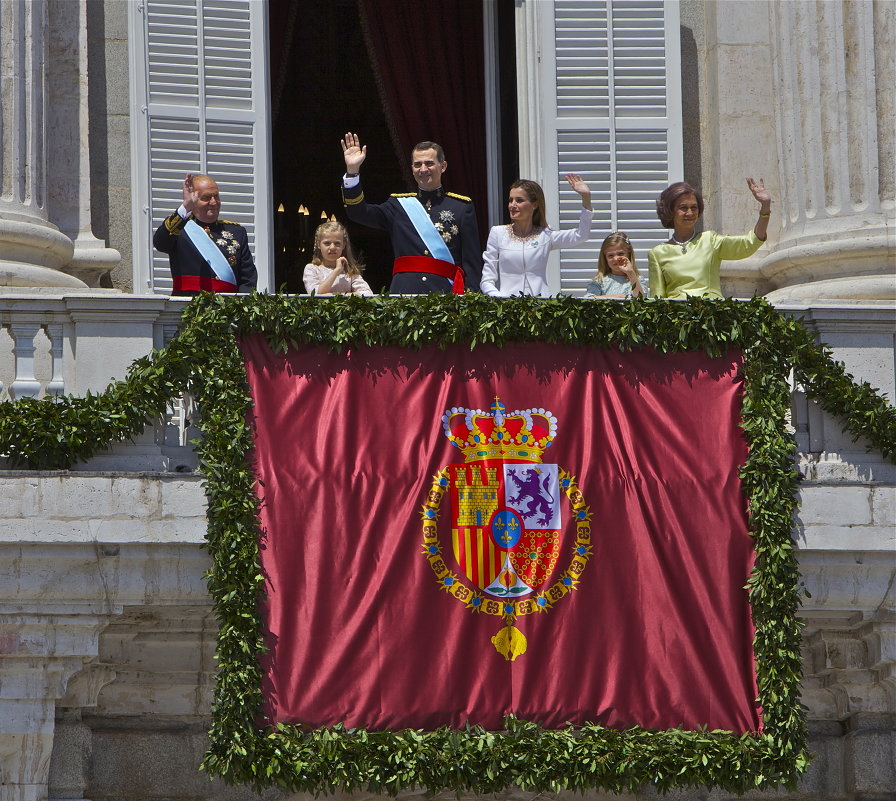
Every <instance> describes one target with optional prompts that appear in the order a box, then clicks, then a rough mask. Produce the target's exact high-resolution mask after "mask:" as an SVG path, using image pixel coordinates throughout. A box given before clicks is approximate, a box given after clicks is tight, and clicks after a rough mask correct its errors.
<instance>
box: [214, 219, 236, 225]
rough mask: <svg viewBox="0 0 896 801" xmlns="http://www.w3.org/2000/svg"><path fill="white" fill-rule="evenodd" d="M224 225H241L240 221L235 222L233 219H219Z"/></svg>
mask: <svg viewBox="0 0 896 801" xmlns="http://www.w3.org/2000/svg"><path fill="white" fill-rule="evenodd" d="M218 222H219V223H221V224H222V225H239V223H238V222H234V221H233V220H218Z"/></svg>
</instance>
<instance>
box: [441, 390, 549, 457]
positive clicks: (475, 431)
mask: <svg viewBox="0 0 896 801" xmlns="http://www.w3.org/2000/svg"><path fill="white" fill-rule="evenodd" d="M490 411H491V413H490V414H487V413H486V412H484V411H482V409H466V408H463V407H460V406H454V407H452V408H450V409H446V410H445V414H443V415H442V427H443V428H444V429H445V436H446V437H448V439H450V440H451V442H452V443H453V444H454V445H455V446H456V447H457V448H460V450H461V452H462V453H463V454H464V461H466V462H478V461H480V460H482V459H523V460H525V461H528V462H540V461H541V456H542V454H543V453H544V451H545V448H548V447H550V445H551V443H552V442H553V441H554V437H556V436H557V418H556V417H554V415H553V414H552V413H551V412H549V411H548V410H547V409H523V410H517V411H515V412H511V413H510V414H508V413H507V410H506V408H505V406H504V404H503V403H501V401H500V400H499V399H498V398H497V397H496V398H495V402H494V403H493V404H492V405H491V409H490Z"/></svg>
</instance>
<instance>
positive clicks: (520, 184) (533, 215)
mask: <svg viewBox="0 0 896 801" xmlns="http://www.w3.org/2000/svg"><path fill="white" fill-rule="evenodd" d="M566 180H567V181H568V182H569V185H570V186H571V187H572V188H573V190H574V191H575V192H576V193H577V194H578V195H579V197H581V198H582V211H581V212H580V214H579V225H578V228H576V229H575V230H574V231H553V230H551V228H550V227H549V226H548V223H547V219H546V216H545V211H544V205H545V204H544V191H543V190H542V188H541V187H540V186H539V185H538V184H537V183H535V181H527V180H523V179H520V180H518V181H514V182H513V183H512V184H511V186H510V192H509V196H508V199H507V210H508V212H509V214H510V225H496V226H495V227H494V228H492V229H491V231H489V235H488V244H487V245H486V247H485V253H483V254H482V258H483V261H484V262H485V263H484V266H483V268H482V282H481V284H480V286H481V287H482V291H483V292H484V293H485V294H486V295H492V296H493V297H499V298H507V297H510V296H511V295H540V296H541V297H550V296H551V291H550V289H549V288H548V280H547V266H548V257H549V256H550V253H551V251H552V250H558V249H559V248H567V247H574V246H575V245H581V244H582V243H583V242H585V241H586V240H587V239H588V235H589V233H590V230H591V217H592V214H593V212H592V210H591V190H590V189H589V188H588V184H586V183H585V182H584V181H583V180H582V177H581V176H580V175H575V174H574V173H569V174H568V175H567V176H566Z"/></svg>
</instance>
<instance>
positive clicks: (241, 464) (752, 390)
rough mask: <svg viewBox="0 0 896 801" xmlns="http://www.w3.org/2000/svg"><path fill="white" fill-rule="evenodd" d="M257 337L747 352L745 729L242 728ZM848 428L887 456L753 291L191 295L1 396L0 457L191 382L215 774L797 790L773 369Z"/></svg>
mask: <svg viewBox="0 0 896 801" xmlns="http://www.w3.org/2000/svg"><path fill="white" fill-rule="evenodd" d="M256 332H258V333H262V334H264V335H265V336H266V337H267V340H268V342H269V343H270V345H271V346H272V347H273V349H274V350H275V351H285V350H286V349H287V348H289V347H290V346H292V345H297V344H319V345H327V346H329V347H331V348H333V349H334V350H341V349H344V348H346V347H348V346H371V347H376V346H383V345H391V346H399V347H406V348H414V349H416V348H421V347H424V346H432V345H435V346H439V347H445V346H446V345H448V344H451V343H465V344H468V345H469V347H471V348H475V347H477V346H479V345H483V344H489V345H497V346H501V345H503V344H505V343H509V342H552V343H561V344H569V345H576V346H583V345H584V346H594V347H601V348H606V347H618V348H620V349H623V350H629V349H632V348H636V347H652V348H655V349H656V350H658V351H660V352H671V351H682V350H703V351H705V352H706V353H707V354H709V355H710V356H719V355H721V354H723V353H724V352H725V351H727V350H728V349H729V348H739V349H741V350H742V351H743V353H744V371H745V379H746V380H745V394H744V401H743V414H742V427H743V430H744V433H745V436H746V438H747V441H748V443H749V446H750V447H749V454H748V457H747V460H746V462H745V464H744V465H743V467H742V469H741V478H742V481H743V487H744V491H745V493H746V495H747V497H748V501H749V509H750V525H751V533H752V535H753V537H754V538H755V548H756V557H757V558H756V565H755V568H754V570H753V573H752V575H751V577H750V580H749V585H748V587H749V592H750V601H751V606H752V613H753V620H754V623H755V628H756V636H755V641H754V649H755V654H756V661H757V677H758V684H759V701H760V703H761V704H762V706H763V710H764V722H765V729H764V731H763V732H762V733H761V734H758V735H753V734H746V735H735V734H732V733H731V732H725V731H686V730H678V729H673V730H665V731H647V730H643V729H639V728H633V729H629V730H626V731H617V730H613V729H607V728H604V727H602V726H598V725H586V726H580V727H568V728H565V729H559V730H549V729H542V728H541V727H540V726H538V725H537V723H533V722H526V721H521V720H517V719H515V718H508V719H507V721H506V723H505V726H506V728H505V730H504V731H500V732H493V731H486V730H483V729H481V728H478V727H470V728H467V729H464V730H460V731H458V730H452V729H447V728H443V729H439V730H437V731H418V730H403V731H375V732H374V731H364V730H348V729H345V728H342V727H338V726H337V727H333V728H326V729H319V730H315V731H308V730H305V729H302V728H301V727H299V726H293V725H280V726H278V727H277V728H276V729H273V730H260V729H258V728H257V727H256V725H255V720H256V716H257V713H258V710H259V708H260V704H261V673H260V668H259V657H260V655H261V654H262V653H263V651H264V639H263V629H262V623H261V621H260V620H259V616H258V612H257V610H258V603H259V600H260V599H261V597H262V595H263V586H264V584H263V577H262V574H261V569H260V565H259V558H258V547H257V536H258V526H257V513H258V508H257V500H256V497H255V494H254V482H255V479H254V475H253V472H252V469H251V466H250V464H249V463H248V461H247V454H248V453H249V451H250V449H251V445H252V432H251V431H250V429H249V427H248V425H247V423H246V412H247V410H248V409H249V405H250V403H251V401H250V398H249V390H248V386H247V383H246V375H245V369H244V367H243V363H242V359H241V357H240V353H239V350H238V348H237V345H236V337H235V335H243V334H250V333H256ZM791 370H792V371H793V373H794V376H795V378H796V380H797V381H799V382H800V383H801V384H802V385H803V386H804V387H805V389H806V392H807V394H808V395H809V396H810V397H811V398H813V399H815V400H816V401H817V402H818V403H819V404H820V405H821V407H822V408H823V409H825V410H826V411H828V412H830V413H831V414H834V415H837V416H838V417H839V418H840V419H841V421H842V423H843V425H844V428H845V429H846V430H847V431H849V432H850V433H851V434H852V435H853V437H854V438H856V439H859V438H862V439H864V440H865V442H866V444H867V447H868V448H869V449H872V448H873V449H877V450H879V451H880V452H882V453H883V454H884V455H885V456H886V457H887V458H889V459H891V460H893V459H894V457H896V410H894V408H893V406H891V405H889V404H887V403H886V401H885V400H884V399H882V398H881V397H880V396H879V395H878V394H877V393H876V391H875V390H874V389H873V388H871V387H870V386H869V385H868V384H866V383H861V384H859V383H856V382H855V381H854V380H853V378H852V376H850V375H849V374H848V373H847V372H846V371H845V369H844V367H843V365H842V364H840V363H838V362H835V361H834V360H833V359H832V358H831V354H830V351H829V350H828V349H827V348H826V347H825V346H823V345H820V344H818V343H816V342H815V341H814V339H813V337H812V335H811V334H810V333H809V332H808V331H807V330H806V329H805V328H804V327H803V326H802V325H801V324H800V322H799V321H794V320H792V319H790V318H787V317H784V316H782V315H780V314H778V313H776V312H775V311H774V309H773V308H772V307H771V306H769V305H768V304H767V303H765V302H764V301H762V300H759V299H757V300H753V301H750V302H745V303H742V302H736V301H704V300H699V299H692V300H689V301H687V302H681V303H674V302H663V301H653V300H637V301H631V302H582V301H579V300H576V299H572V298H562V297H558V298H552V299H540V298H513V299H507V300H496V299H493V298H487V297H484V296H481V295H472V294H470V295H465V296H462V297H456V296H441V295H431V296H428V297H421V298H414V299H410V298H401V297H387V296H380V297H375V298H355V297H337V298H332V299H327V300H320V299H309V298H292V297H287V296H281V295H257V294H253V295H251V296H248V297H243V298H237V297H226V296H220V295H203V296H200V297H199V298H197V299H196V300H194V301H193V302H192V303H190V304H189V306H188V307H187V308H186V310H185V313H184V317H183V325H182V328H181V332H180V334H179V335H178V336H177V337H176V338H175V339H174V340H173V341H172V342H171V343H170V344H169V345H168V347H167V348H166V349H165V350H163V351H156V352H154V353H153V354H151V355H150V356H148V357H146V358H143V359H139V360H138V361H136V362H135V363H134V364H133V366H132V367H131V369H130V371H129V372H128V375H127V377H126V378H125V379H124V380H123V381H119V382H116V383H114V384H112V385H110V387H109V388H108V389H107V390H106V391H105V392H103V393H101V394H96V395H88V396H86V397H83V398H72V397H65V398H59V399H44V400H32V399H24V400H21V401H18V402H16V403H9V402H7V403H2V404H0V453H2V454H3V455H4V456H5V457H6V459H7V462H8V463H9V464H10V465H13V466H19V465H21V466H28V467H31V468H40V469H61V468H66V467H68V466H70V465H72V464H74V463H75V462H77V461H80V460H84V459H88V458H89V457H90V456H92V455H93V454H94V453H96V452H98V450H100V449H101V448H103V447H105V446H106V445H108V444H110V443H112V442H117V441H121V440H124V439H127V438H129V437H133V436H135V435H137V434H138V433H139V432H141V431H142V430H143V428H144V427H145V425H146V423H147V421H148V420H151V419H153V418H156V417H159V416H161V415H162V414H164V412H165V409H166V407H167V405H168V403H169V402H170V400H171V399H172V398H174V397H175V396H176V395H177V394H178V393H179V392H181V391H182V390H184V389H187V388H188V389H189V390H190V391H191V392H192V393H193V394H194V396H195V397H196V398H197V401H198V403H199V405H200V407H201V409H202V420H201V424H200V425H201V430H202V434H203V436H202V439H201V441H199V442H198V443H197V452H198V455H199V460H200V469H201V472H202V475H203V478H204V482H203V483H204V487H205V491H206V494H207V497H208V535H207V541H208V549H209V553H210V555H211V558H212V567H211V568H210V570H209V572H208V576H207V579H208V586H209V591H210V593H211V596H212V598H213V600H214V603H215V608H216V611H217V615H218V619H219V622H220V631H219V635H218V648H217V658H218V662H219V666H220V668H219V674H218V680H217V685H216V690H215V697H214V703H213V708H212V728H211V731H210V743H209V749H208V752H207V753H206V756H205V759H204V761H203V765H202V767H203V768H204V769H205V770H207V771H208V772H209V773H211V774H214V775H218V776H221V777H223V778H224V779H225V780H226V781H228V782H230V783H245V784H249V785H252V786H254V787H255V788H256V789H263V788H265V787H271V786H278V787H284V788H288V789H290V790H292V791H308V792H314V793H318V792H325V791H335V790H345V791H351V790H355V789H360V790H364V791H368V792H377V793H386V794H393V795H394V794H396V793H398V792H399V791H401V790H404V789H407V788H410V787H413V786H422V787H425V788H427V789H428V790H431V791H438V790H443V789H451V790H455V791H457V792H477V793H488V792H496V791H499V790H502V789H505V788H507V787H510V786H516V787H519V788H520V789H523V790H528V791H533V792H541V791H560V790H566V789H570V790H586V789H589V788H601V789H605V790H608V791H611V792H623V791H633V790H636V789H637V788H638V787H640V786H641V785H644V784H652V785H654V786H655V787H656V788H657V789H659V790H666V789H670V788H673V787H688V786H708V787H713V786H716V787H720V788H723V789H725V790H728V791H731V792H743V791H746V790H749V789H754V788H755V789H762V788H770V787H775V786H778V785H785V786H787V787H793V786H794V785H795V783H796V780H797V778H798V776H799V775H800V774H801V773H802V772H803V771H804V770H805V769H806V767H807V765H808V760H809V757H808V754H807V753H806V724H805V719H804V715H803V710H802V708H801V706H800V703H799V681H800V675H801V661H800V630H801V625H800V622H799V620H798V618H797V612H798V609H799V604H800V591H799V569H798V564H797V560H796V554H795V550H794V544H793V540H792V536H791V529H792V521H793V515H794V512H795V509H796V503H797V500H796V491H797V474H796V470H795V468H794V457H795V450H796V449H795V444H794V442H793V438H792V437H791V436H790V434H789V433H788V431H787V429H786V425H785V419H786V413H787V411H788V409H789V406H790V386H789V385H788V380H787V379H788V376H789V375H790V372H791Z"/></svg>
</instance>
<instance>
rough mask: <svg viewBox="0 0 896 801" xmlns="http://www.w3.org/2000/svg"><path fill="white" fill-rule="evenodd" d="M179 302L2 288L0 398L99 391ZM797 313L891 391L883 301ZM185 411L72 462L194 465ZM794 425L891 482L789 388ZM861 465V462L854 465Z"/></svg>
mask: <svg viewBox="0 0 896 801" xmlns="http://www.w3.org/2000/svg"><path fill="white" fill-rule="evenodd" d="M185 303H186V301H185V300H184V299H179V298H167V297H162V296H145V295H121V294H118V293H115V294H112V293H107V294H96V293H92V294H69V295H60V296H55V297H54V296H48V295H46V294H40V295H33V296H29V295H23V294H16V295H7V296H6V297H3V296H0V400H6V399H10V398H11V399H17V398H23V397H38V398H40V397H44V396H47V395H59V394H71V395H83V394H85V393H86V392H88V391H90V392H102V391H103V390H104V389H105V388H106V386H107V385H108V384H109V382H110V381H114V380H116V379H121V378H123V377H124V376H125V374H126V372H127V369H128V367H129V366H130V364H131V363H132V362H133V361H134V360H135V359H137V358H139V357H141V356H145V355H146V354H148V353H149V352H150V351H151V350H152V349H153V348H161V347H164V345H165V343H166V342H168V341H169V340H170V339H171V338H172V337H173V336H174V335H175V334H176V333H177V331H178V328H179V325H180V317H181V313H182V311H183V308H184V304H185ZM779 308H780V310H781V311H782V312H784V313H786V314H791V315H794V316H798V317H803V318H804V320H805V321H806V325H808V326H809V327H810V328H811V330H812V331H813V332H814V333H815V334H816V335H817V336H818V338H819V339H821V340H822V341H824V342H825V343H827V344H828V345H830V346H831V348H832V349H833V351H834V355H835V357H836V358H838V359H841V360H843V361H844V362H845V363H846V365H847V368H848V369H849V370H850V371H851V372H852V373H853V375H855V377H856V378H857V379H859V380H865V381H868V382H869V383H871V384H872V385H873V386H876V387H878V388H879V389H880V390H881V391H882V392H883V393H884V394H886V395H887V396H888V397H889V398H891V399H892V398H896V370H894V353H896V342H894V330H896V325H894V320H896V308H894V305H893V304H892V303H888V302H879V303H874V302H864V303H862V304H843V303H830V304H821V305H819V304H815V305H813V306H811V307H810V306H806V305H788V306H781V307H779ZM190 412H191V410H189V409H185V408H184V404H183V403H182V402H177V403H175V404H174V405H173V406H172V408H171V409H170V410H169V415H168V417H167V419H166V420H163V421H154V423H153V425H150V426H149V427H148V429H147V431H146V432H145V433H144V435H143V436H141V437H138V438H136V440H135V441H134V442H133V443H129V444H127V445H116V446H113V447H112V448H110V449H109V450H108V451H106V452H104V453H103V454H101V455H98V456H97V457H95V458H94V459H93V460H91V462H90V463H89V464H87V465H79V466H76V468H75V469H85V468H86V469H93V470H97V469H100V470H124V471H128V470H132V471H133V470H175V469H177V468H180V469H181V470H183V469H184V468H185V467H191V466H193V465H195V458H194V457H193V455H192V452H191V449H190V448H189V447H188V442H189V440H190V439H192V438H193V437H194V436H196V435H197V433H196V431H195V430H192V431H190V430H188V429H189V423H190V418H191V417H192V416H193V415H192V414H191V413H190ZM793 425H794V427H795V430H796V436H797V446H798V449H799V451H800V453H801V462H802V468H803V473H804V476H805V478H806V479H809V480H828V479H832V480H838V479H839V480H862V479H868V480H885V481H896V468H894V467H893V465H890V464H888V463H886V462H884V461H883V460H882V459H881V458H880V457H878V456H876V455H874V454H867V453H866V452H865V448H864V447H863V446H862V445H861V444H856V443H853V442H852V441H851V438H850V437H849V435H847V434H844V433H843V431H842V427H841V426H840V424H839V422H838V421H836V420H832V419H830V418H829V417H828V416H827V415H825V414H824V413H823V412H821V410H820V409H818V407H816V406H815V405H814V404H812V403H810V402H809V401H808V400H807V399H806V397H805V395H803V394H802V393H801V392H800V391H799V388H798V387H797V388H795V392H794V406H793ZM857 465H861V467H857Z"/></svg>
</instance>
